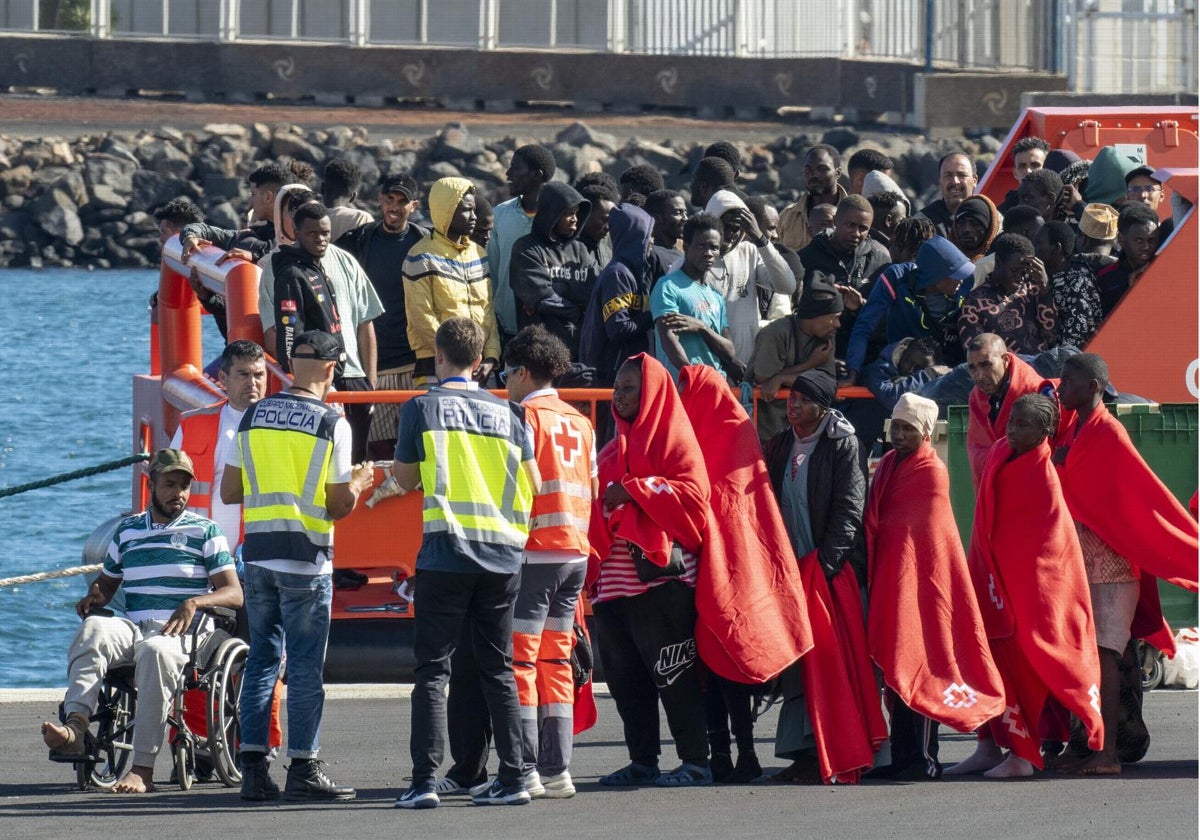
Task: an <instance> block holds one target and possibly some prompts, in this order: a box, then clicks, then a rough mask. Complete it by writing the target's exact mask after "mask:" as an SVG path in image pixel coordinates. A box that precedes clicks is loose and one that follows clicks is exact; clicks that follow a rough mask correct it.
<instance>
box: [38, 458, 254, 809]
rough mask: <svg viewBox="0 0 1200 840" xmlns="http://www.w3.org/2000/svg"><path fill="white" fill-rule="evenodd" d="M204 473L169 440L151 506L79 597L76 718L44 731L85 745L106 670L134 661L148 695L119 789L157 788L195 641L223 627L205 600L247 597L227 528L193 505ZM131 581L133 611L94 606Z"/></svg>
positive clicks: (61, 749) (71, 664) (126, 524)
mask: <svg viewBox="0 0 1200 840" xmlns="http://www.w3.org/2000/svg"><path fill="white" fill-rule="evenodd" d="M194 477H195V470H194V468H193V466H192V461H191V459H190V458H189V457H188V456H187V454H186V453H184V452H181V451H179V450H177V449H163V450H160V451H159V452H158V453H156V454H155V456H154V458H153V460H152V461H151V462H150V482H149V487H150V507H149V508H148V509H147V510H146V512H145V513H142V514H138V515H136V516H130V517H127V518H126V519H125V520H123V521H122V522H121V524H120V525H119V526H117V530H116V533H115V534H114V535H113V540H112V543H111V544H110V545H109V549H108V556H107V557H106V558H105V560H104V567H103V569H102V571H101V573H100V575H99V576H97V578H96V581H95V582H94V583H93V584H92V585H91V587H90V588H89V590H88V593H87V594H86V595H84V596H83V598H81V599H80V600H79V603H77V604H76V605H75V611H76V612H77V613H78V614H79V616H80V618H82V619H83V624H82V625H81V626H80V628H79V631H78V632H77V633H76V634H75V638H74V639H73V640H72V641H71V647H70V650H69V652H68V654H67V660H68V662H67V693H66V699H65V701H64V703H63V709H64V711H65V713H66V720H65V722H64V723H63V724H58V723H52V722H50V721H46V722H44V723H43V724H42V739H43V740H44V741H45V742H46V746H48V747H49V748H50V749H51V751H52V753H57V754H58V755H60V756H63V757H68V756H73V755H79V756H82V755H84V754H85V751H86V748H87V747H86V740H87V737H88V736H87V732H88V725H89V719H90V718H91V716H92V715H93V714H94V713H95V709H96V702H97V697H98V695H99V693H100V688H101V683H102V682H103V680H104V676H105V674H106V673H107V672H108V671H109V670H110V669H113V668H117V667H120V666H128V665H133V666H134V685H135V687H136V689H137V695H138V702H137V708H136V711H135V714H134V730H133V766H132V767H131V768H130V771H129V772H128V773H127V774H126V775H125V777H124V778H122V779H121V780H120V781H118V782H117V784H116V785H115V786H114V787H113V788H112V790H113V792H114V793H145V792H148V791H153V790H154V789H155V788H154V781H153V778H154V776H153V774H154V760H155V758H156V757H157V755H158V753H159V750H160V749H161V747H162V744H163V740H164V738H165V734H166V726H167V713H168V710H169V707H170V704H171V698H172V696H173V695H174V693H175V691H176V690H177V689H178V688H179V686H180V682H181V681H182V679H183V671H184V666H185V665H186V664H187V662H188V657H189V654H190V653H191V649H192V645H193V644H197V645H203V644H204V641H205V640H206V639H207V638H208V637H209V636H210V635H211V634H212V633H213V631H214V629H215V627H214V623H213V620H212V618H211V617H209V616H207V615H205V614H204V613H203V612H197V610H200V609H202V608H208V607H226V608H229V609H236V608H237V607H240V606H241V605H242V587H241V584H240V583H239V582H238V579H237V575H236V573H235V571H234V561H233V558H232V557H231V556H230V553H229V545H228V543H227V542H226V540H225V537H224V536H223V535H222V534H221V530H220V528H218V527H217V525H216V523H215V522H213V521H212V520H210V519H205V518H204V517H202V516H198V515H196V514H194V513H191V512H190V511H188V510H187V502H188V497H189V495H190V493H191V485H192V479H193V478H194ZM122 586H123V587H124V591H125V604H126V611H125V618H117V617H114V616H112V615H107V616H105V615H89V613H91V612H92V611H93V610H95V609H98V608H102V607H104V605H105V604H107V603H108V602H109V601H110V600H111V599H112V597H113V595H115V594H116V592H117V589H118V588H119V587H122ZM193 631H194V632H193Z"/></svg>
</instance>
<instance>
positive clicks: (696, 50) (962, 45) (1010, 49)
mask: <svg viewBox="0 0 1200 840" xmlns="http://www.w3.org/2000/svg"><path fill="white" fill-rule="evenodd" d="M1195 7H1196V0H1138V2H1136V3H1131V2H1129V0H0V31H12V32H29V31H37V32H72V33H78V34H88V35H91V36H92V37H98V38H107V37H121V38H128V37H156V38H162V37H168V38H180V39H202V40H219V41H238V40H248V41H263V40H267V41H272V40H283V41H313V42H324V43H343V44H349V45H352V46H367V45H430V46H457V47H465V48H471V49H481V50H491V49H520V48H532V49H556V50H564V49H565V50H585V51H593V52H613V53H634V54H671V55H713V56H735V57H746V58H791V57H846V58H853V57H874V58H888V59H896V60H902V61H911V62H917V63H924V64H925V66H926V67H927V69H929V70H935V69H938V68H946V67H954V68H963V69H972V68H976V69H989V70H992V69H1000V70H1031V71H1043V72H1058V73H1065V74H1066V75H1067V76H1069V78H1070V82H1071V88H1072V89H1074V90H1081V91H1097V92H1109V93H1152V92H1181V91H1187V92H1195V91H1196V88H1197V85H1196V75H1197V74H1196V46H1197V45H1196V40H1197V38H1196V13H1195V12H1196V8H1195Z"/></svg>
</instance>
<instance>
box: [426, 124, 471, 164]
mask: <svg viewBox="0 0 1200 840" xmlns="http://www.w3.org/2000/svg"><path fill="white" fill-rule="evenodd" d="M482 151H483V143H481V142H479V140H478V139H477V138H475V137H473V136H472V135H471V133H470V132H469V131H468V130H467V127H466V126H465V125H463V124H462V123H448V124H447V125H446V127H445V128H443V129H442V130H441V132H439V134H438V136H437V139H436V140H435V141H434V144H433V149H432V150H431V151H430V157H431V158H433V160H435V161H443V160H444V161H451V162H456V163H461V162H465V161H466V160H467V159H468V158H472V157H474V156H475V155H477V154H479V153H480V152H482Z"/></svg>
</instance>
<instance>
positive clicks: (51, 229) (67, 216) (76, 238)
mask: <svg viewBox="0 0 1200 840" xmlns="http://www.w3.org/2000/svg"><path fill="white" fill-rule="evenodd" d="M33 212H34V217H35V218H36V220H37V225H38V227H40V228H41V229H42V230H44V231H46V233H48V234H50V235H51V236H53V237H55V238H57V239H62V240H64V241H66V242H67V243H69V244H71V245H78V244H79V243H80V242H82V241H83V224H82V223H81V222H80V221H79V213H78V207H76V205H75V202H74V201H72V200H71V197H70V195H68V194H67V193H66V192H65V191H63V190H60V189H51V190H48V191H47V192H44V193H42V195H41V196H40V197H39V198H38V200H37V201H35V202H34V204H33Z"/></svg>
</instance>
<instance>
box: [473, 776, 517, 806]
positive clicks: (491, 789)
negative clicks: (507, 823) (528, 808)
mask: <svg viewBox="0 0 1200 840" xmlns="http://www.w3.org/2000/svg"><path fill="white" fill-rule="evenodd" d="M471 801H472V802H474V803H475V804H476V805H528V804H529V801H530V796H529V791H527V790H525V780H524V779H522V780H521V781H519V782H517V783H516V784H515V785H508V786H505V785H502V784H500V780H499V779H495V780H493V781H492V783H491V784H490V785H488V786H487V789H486V790H483V791H480V792H479V793H477V794H475V795H473V796H472V797H471Z"/></svg>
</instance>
